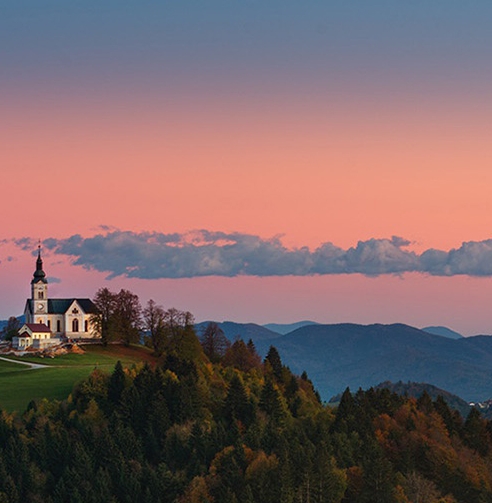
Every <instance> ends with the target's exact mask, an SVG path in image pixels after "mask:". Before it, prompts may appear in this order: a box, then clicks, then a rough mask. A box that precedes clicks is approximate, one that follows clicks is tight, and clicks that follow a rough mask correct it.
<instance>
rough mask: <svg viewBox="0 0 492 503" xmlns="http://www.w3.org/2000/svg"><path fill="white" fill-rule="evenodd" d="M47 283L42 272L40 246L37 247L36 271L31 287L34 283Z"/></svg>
mask: <svg viewBox="0 0 492 503" xmlns="http://www.w3.org/2000/svg"><path fill="white" fill-rule="evenodd" d="M40 282H41V283H45V284H46V283H48V280H47V279H46V273H45V272H44V271H43V259H42V258H41V244H39V245H38V259H37V260H36V270H35V271H34V274H33V278H32V281H31V285H34V284H35V283H40Z"/></svg>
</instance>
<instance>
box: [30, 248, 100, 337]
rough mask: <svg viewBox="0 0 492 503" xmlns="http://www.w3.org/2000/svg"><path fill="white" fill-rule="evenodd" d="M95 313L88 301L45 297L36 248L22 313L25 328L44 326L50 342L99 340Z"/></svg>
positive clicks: (41, 271) (39, 259) (46, 291)
mask: <svg viewBox="0 0 492 503" xmlns="http://www.w3.org/2000/svg"><path fill="white" fill-rule="evenodd" d="M96 313H97V309H96V306H95V305H94V303H93V302H92V300H90V299H79V298H70V299H50V298H49V297H48V280H47V279H46V274H45V272H44V271H43V260H42V259H41V248H39V249H38V258H37V260H36V270H35V271H34V274H33V279H32V281H31V298H30V299H27V301H26V307H25V309H24V315H25V317H26V325H32V324H35V325H44V326H46V327H47V328H48V330H49V331H50V333H51V336H50V338H53V337H54V338H64V337H66V338H69V339H94V338H98V337H99V333H98V332H97V329H96V327H95V326H94V323H93V315H94V314H96ZM40 340H41V339H40Z"/></svg>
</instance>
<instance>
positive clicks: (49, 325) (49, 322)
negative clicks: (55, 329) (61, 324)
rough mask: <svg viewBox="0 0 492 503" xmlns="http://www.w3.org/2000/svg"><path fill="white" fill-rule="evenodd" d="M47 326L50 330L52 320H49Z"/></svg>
mask: <svg viewBox="0 0 492 503" xmlns="http://www.w3.org/2000/svg"><path fill="white" fill-rule="evenodd" d="M46 326H47V327H48V328H51V320H48V321H47V322H46Z"/></svg>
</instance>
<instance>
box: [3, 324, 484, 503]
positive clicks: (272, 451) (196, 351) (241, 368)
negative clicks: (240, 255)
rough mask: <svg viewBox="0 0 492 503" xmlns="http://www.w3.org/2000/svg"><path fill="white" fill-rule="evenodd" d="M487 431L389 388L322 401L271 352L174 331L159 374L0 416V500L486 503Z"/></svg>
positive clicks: (152, 370) (124, 374) (100, 376)
mask: <svg viewBox="0 0 492 503" xmlns="http://www.w3.org/2000/svg"><path fill="white" fill-rule="evenodd" d="M491 434H492V428H491V423H490V422H487V421H486V420H484V419H482V418H481V416H480V414H479V412H478V411H476V410H475V409H473V410H472V411H471V412H470V414H469V416H468V417H467V418H465V419H463V418H462V417H461V416H460V415H459V414H458V413H457V412H455V411H453V410H451V409H450V408H449V407H448V406H447V405H446V403H445V402H444V400H443V399H442V398H438V399H437V400H435V401H432V400H431V399H430V397H429V396H428V395H427V394H424V395H422V397H421V398H420V399H418V400H415V399H409V398H405V397H401V396H398V395H396V394H393V393H391V392H390V391H388V390H386V389H380V390H374V389H369V390H368V391H362V390H359V391H357V392H355V393H351V392H350V390H348V389H347V390H346V391H345V393H344V394H343V396H342V397H341V401H340V403H339V405H338V407H336V408H331V407H328V406H326V405H323V404H322V403H320V399H319V395H318V394H317V393H316V391H315V389H314V388H313V385H312V383H311V382H310V380H309V377H308V376H307V375H306V374H305V373H304V374H303V375H301V376H296V375H293V374H292V373H291V372H290V370H289V369H288V368H287V367H285V366H284V365H283V364H282V361H281V358H280V356H279V354H278V352H277V350H276V349H275V348H274V347H271V348H270V351H269V352H268V355H267V356H266V358H265V359H264V360H263V361H262V360H261V359H260V357H259V356H258V354H257V352H256V349H255V347H254V344H253V343H252V342H251V341H250V342H248V343H246V342H244V341H242V340H241V339H238V340H236V341H235V342H234V343H233V344H229V343H227V341H224V340H223V339H222V338H221V334H220V331H217V329H216V327H213V326H211V327H208V330H207V331H205V333H204V334H202V336H201V338H200V339H199V338H198V337H197V336H196V334H195V332H194V330H193V327H192V326H191V325H187V324H185V325H183V326H181V327H179V329H177V328H176V327H175V329H174V330H173V332H172V334H171V335H170V336H168V338H167V339H166V343H165V345H164V349H163V351H162V355H161V359H160V363H159V364H158V365H155V366H153V367H151V366H150V365H149V364H144V363H142V364H141V365H139V366H134V367H132V368H123V367H122V365H121V364H120V363H118V364H117V365H116V367H115V368H114V371H113V372H112V373H111V374H106V373H103V372H101V371H99V370H94V371H93V372H92V374H91V375H90V377H89V378H88V379H86V380H85V381H83V382H81V383H79V384H78V385H77V386H76V388H75V389H74V391H73V393H72V394H71V395H70V397H69V398H68V399H67V400H65V401H63V402H49V401H41V402H39V403H34V402H33V403H31V404H30V406H29V407H28V409H27V410H26V411H25V412H24V413H22V414H8V413H6V412H2V414H1V417H0V503H1V502H9V503H17V502H44V503H61V502H71V503H79V502H84V503H99V502H100V503H111V502H115V503H116V502H118V503H119V502H121V503H134V502H140V501H142V502H156V503H157V502H160V503H174V502H176V503H279V502H281V503H340V502H346V503H397V502H401V503H409V502H412V503H423V502H425V503H437V502H441V503H443V502H447V503H451V502H461V503H475V502H476V503H479V502H480V503H482V502H492V487H491V484H492V451H491V446H492V442H491Z"/></svg>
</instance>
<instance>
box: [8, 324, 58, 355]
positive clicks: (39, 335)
mask: <svg viewBox="0 0 492 503" xmlns="http://www.w3.org/2000/svg"><path fill="white" fill-rule="evenodd" d="M60 342H61V338H60V337H53V334H52V333H51V330H50V329H49V328H48V327H47V326H46V325H45V324H44V323H25V324H24V325H23V326H22V327H21V329H20V330H19V335H17V336H16V337H14V338H13V339H12V345H13V346H14V347H15V348H16V349H27V348H29V347H32V348H34V349H45V348H47V347H50V346H55V345H56V344H60Z"/></svg>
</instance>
